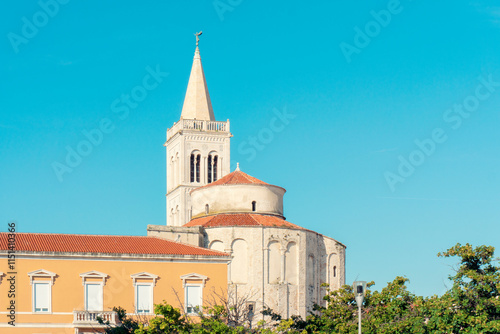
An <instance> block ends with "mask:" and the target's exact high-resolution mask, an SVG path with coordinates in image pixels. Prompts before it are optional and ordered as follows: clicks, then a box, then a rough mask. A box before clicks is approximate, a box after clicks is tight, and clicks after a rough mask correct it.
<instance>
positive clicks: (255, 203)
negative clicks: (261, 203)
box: [252, 201, 257, 211]
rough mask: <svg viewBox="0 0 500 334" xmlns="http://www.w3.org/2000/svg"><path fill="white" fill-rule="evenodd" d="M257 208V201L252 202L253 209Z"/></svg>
mask: <svg viewBox="0 0 500 334" xmlns="http://www.w3.org/2000/svg"><path fill="white" fill-rule="evenodd" d="M255 210H257V202H255V201H253V202H252V211H255Z"/></svg>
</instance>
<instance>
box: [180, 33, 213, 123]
mask: <svg viewBox="0 0 500 334" xmlns="http://www.w3.org/2000/svg"><path fill="white" fill-rule="evenodd" d="M201 34H202V32H201V31H200V32H198V33H196V34H194V35H195V36H196V50H195V52H194V58H193V66H192V67H191V75H190V76H189V83H188V87H187V90H186V97H185V98H184V105H183V107H182V113H181V119H196V120H203V121H215V116H214V111H213V109H212V102H211V101H210V95H209V93H208V87H207V81H206V79H205V73H204V72H203V66H202V64H201V57H200V49H199V47H198V45H199V42H200V35H201Z"/></svg>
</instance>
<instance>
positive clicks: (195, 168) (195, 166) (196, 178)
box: [189, 153, 201, 182]
mask: <svg viewBox="0 0 500 334" xmlns="http://www.w3.org/2000/svg"><path fill="white" fill-rule="evenodd" d="M200 160H201V156H200V155H199V154H196V153H192V154H191V160H190V163H189V170H190V180H191V182H200Z"/></svg>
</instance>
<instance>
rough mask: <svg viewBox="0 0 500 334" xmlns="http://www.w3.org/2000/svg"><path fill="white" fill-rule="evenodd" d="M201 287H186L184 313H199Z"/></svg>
mask: <svg viewBox="0 0 500 334" xmlns="http://www.w3.org/2000/svg"><path fill="white" fill-rule="evenodd" d="M201 304H202V303H201V286H199V285H188V286H186V312H187V313H198V312H199V311H201Z"/></svg>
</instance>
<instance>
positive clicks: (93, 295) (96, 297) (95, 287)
mask: <svg viewBox="0 0 500 334" xmlns="http://www.w3.org/2000/svg"><path fill="white" fill-rule="evenodd" d="M85 293H86V294H87V296H86V297H87V298H86V300H87V305H86V310H87V311H102V285H100V284H86V285H85Z"/></svg>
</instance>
